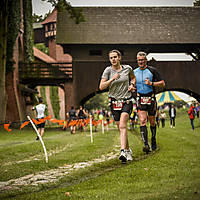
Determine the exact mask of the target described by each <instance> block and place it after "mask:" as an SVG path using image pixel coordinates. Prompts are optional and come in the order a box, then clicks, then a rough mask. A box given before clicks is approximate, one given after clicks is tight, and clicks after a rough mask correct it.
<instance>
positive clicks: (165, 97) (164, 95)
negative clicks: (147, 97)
mask: <svg viewBox="0 0 200 200" xmlns="http://www.w3.org/2000/svg"><path fill="white" fill-rule="evenodd" d="M156 100H157V103H158V106H162V105H163V104H164V103H172V102H174V101H182V99H181V98H180V97H179V96H177V95H176V94H175V93H174V92H173V91H165V92H161V93H159V94H157V95H156Z"/></svg>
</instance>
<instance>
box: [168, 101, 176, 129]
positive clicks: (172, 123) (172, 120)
mask: <svg viewBox="0 0 200 200" xmlns="http://www.w3.org/2000/svg"><path fill="white" fill-rule="evenodd" d="M169 117H170V126H171V128H172V127H173V128H175V118H176V108H175V107H174V104H172V105H171V106H170V107H169Z"/></svg>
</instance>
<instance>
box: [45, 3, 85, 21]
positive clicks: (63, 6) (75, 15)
mask: <svg viewBox="0 0 200 200" xmlns="http://www.w3.org/2000/svg"><path fill="white" fill-rule="evenodd" d="M42 1H46V2H48V3H51V4H52V6H53V7H55V8H57V10H58V12H62V11H65V10H66V11H67V12H68V13H69V14H70V16H71V18H72V19H73V20H74V21H75V23H76V24H79V23H81V22H84V21H85V18H84V15H83V13H82V9H81V8H75V7H72V6H71V4H70V3H69V2H68V1H66V0H42Z"/></svg>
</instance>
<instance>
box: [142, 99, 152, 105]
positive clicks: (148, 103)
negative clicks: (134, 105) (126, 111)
mask: <svg viewBox="0 0 200 200" xmlns="http://www.w3.org/2000/svg"><path fill="white" fill-rule="evenodd" d="M140 103H141V104H143V105H144V104H147V105H150V104H151V97H141V100H140Z"/></svg>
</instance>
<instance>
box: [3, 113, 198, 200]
mask: <svg viewBox="0 0 200 200" xmlns="http://www.w3.org/2000/svg"><path fill="white" fill-rule="evenodd" d="M128 134H129V143H130V145H131V148H132V151H133V155H134V160H133V161H132V162H130V163H127V164H121V163H120V161H119V159H118V156H119V150H120V143H119V134H118V132H117V130H116V129H115V128H114V127H112V130H110V131H109V132H107V131H106V130H105V133H104V134H103V133H102V132H101V130H99V131H98V132H95V133H93V140H94V142H93V143H91V141H90V133H89V132H77V134H74V135H71V134H70V132H69V131H62V129H60V130H59V129H51V130H47V129H46V132H45V137H44V143H45V145H46V149H47V153H48V158H49V162H48V163H45V157H44V152H43V149H42V145H41V143H40V142H38V141H36V140H35V137H36V134H35V132H34V130H33V129H30V130H25V129H24V130H22V131H19V130H13V131H11V132H9V133H8V132H6V131H1V132H0V164H1V168H0V199H21V200H29V199H32V200H46V199H48V200H66V199H73V200H78V199H87V200H95V199H98V200H108V199H112V200H127V199H130V200H138V199H140V200H141V199H142V200H158V199H159V200H166V199H170V200H171V199H185V200H197V199H200V148H199V147H200V119H195V130H194V131H192V129H191V126H190V121H189V118H188V116H187V114H186V111H184V110H178V112H177V118H176V128H175V129H172V128H170V126H169V120H167V121H166V127H165V128H161V127H160V128H158V133H157V141H158V150H157V151H156V152H154V153H150V154H149V155H146V154H144V153H143V152H142V142H141V138H140V135H139V133H138V130H136V131H135V132H131V131H129V133H128ZM149 135H150V134H149Z"/></svg>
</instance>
